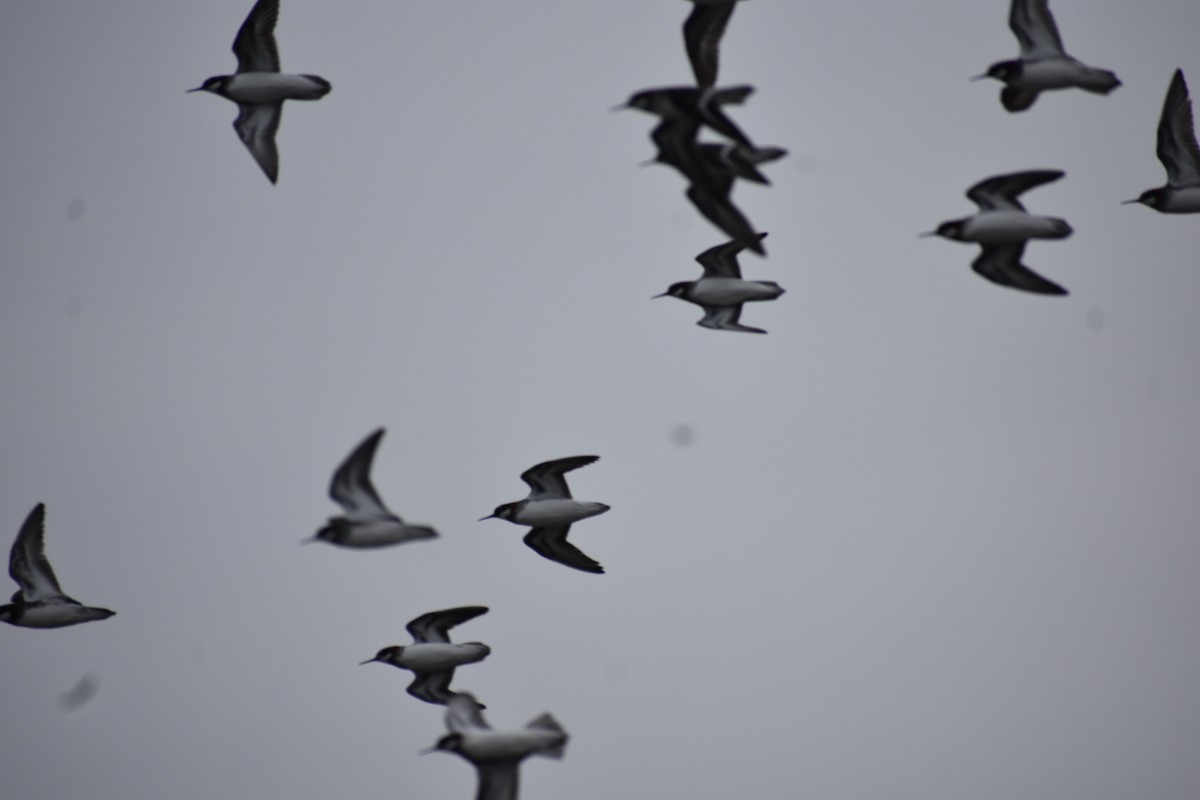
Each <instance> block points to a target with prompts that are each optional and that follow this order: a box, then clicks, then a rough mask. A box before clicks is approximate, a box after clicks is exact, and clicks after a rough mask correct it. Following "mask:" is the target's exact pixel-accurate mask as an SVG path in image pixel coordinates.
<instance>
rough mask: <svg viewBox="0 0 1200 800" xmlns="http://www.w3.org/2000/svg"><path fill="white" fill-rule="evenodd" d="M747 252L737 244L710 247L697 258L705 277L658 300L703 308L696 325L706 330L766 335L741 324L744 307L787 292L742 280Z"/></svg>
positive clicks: (676, 286) (772, 284)
mask: <svg viewBox="0 0 1200 800" xmlns="http://www.w3.org/2000/svg"><path fill="white" fill-rule="evenodd" d="M766 235H767V234H765V233H760V234H758V237H759V238H760V239H762V238H763V237H765V236H766ZM744 249H745V245H743V244H741V243H740V242H736V241H733V242H726V243H725V244H720V245H717V246H716V247H710V248H709V249H707V250H705V251H704V252H703V253H701V254H700V255H698V256H696V261H698V262H700V265H701V266H702V267H704V275H703V276H702V277H701V278H700V279H699V280H695V281H681V282H679V283H673V284H671V287H670V288H669V289H667V291H666V292H664V293H663V294H658V295H655V297H678V298H679V299H680V300H686V301H687V302H689V303H695V304H696V305H698V306H700V307H701V308H703V309H704V317H703V318H702V319H701V320H700V321H699V322H697V323H696V324H697V325H699V326H701V327H703V328H711V329H713V330H719V331H745V332H746V333H766V331H764V330H762V329H761V328H751V327H749V326H746V325H740V324H738V318H739V317H740V316H741V314H742V303H747V302H757V301H763V300H774V299H775V298H777V297H779V296H780V295H781V294H783V292H784V290H783V287H781V286H780V285H779V284H778V283H775V282H774V281H746V280H742V271H741V269H740V268H739V267H738V261H737V257H738V253H740V252H742V250H744Z"/></svg>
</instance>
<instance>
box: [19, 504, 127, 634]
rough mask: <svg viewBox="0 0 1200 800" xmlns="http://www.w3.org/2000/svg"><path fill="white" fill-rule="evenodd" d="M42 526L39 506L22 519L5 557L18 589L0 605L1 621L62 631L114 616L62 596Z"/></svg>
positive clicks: (43, 512) (42, 508) (43, 514)
mask: <svg viewBox="0 0 1200 800" xmlns="http://www.w3.org/2000/svg"><path fill="white" fill-rule="evenodd" d="M45 526H46V506H45V504H43V503H38V504H37V505H36V506H34V507H33V511H30V512H29V516H28V517H26V518H25V524H23V525H22V526H21V530H20V532H19V533H18V534H17V539H16V541H14V542H13V546H12V552H11V553H10V554H9V556H8V574H9V575H11V576H12V579H13V580H14V581H16V582H17V586H19V587H21V588H20V589H18V590H17V592H16V593H15V594H14V595H13V596H12V603H10V604H8V605H4V606H0V622H7V623H8V624H9V625H16V626H18V627H21V628H65V627H66V626H68V625H78V624H79V623H81V622H93V621H95V620H98V619H108V618H109V617H111V616H112V615H113V614H116V613H117V612H115V611H109V610H108V609H107V608H89V607H88V606H85V605H83V604H82V603H80V602H79V601H78V600H74V599H72V598H70V597H67V596H66V595H65V594H63V590H62V588H61V587H60V586H59V585H58V578H56V577H54V570H53V569H51V568H50V561H49V560H48V559H47V558H46V552H45V548H46V534H45Z"/></svg>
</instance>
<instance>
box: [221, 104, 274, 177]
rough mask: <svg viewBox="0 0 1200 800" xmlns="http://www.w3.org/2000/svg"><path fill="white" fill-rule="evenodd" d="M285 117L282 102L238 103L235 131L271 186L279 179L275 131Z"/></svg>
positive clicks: (234, 123) (234, 124) (234, 122)
mask: <svg viewBox="0 0 1200 800" xmlns="http://www.w3.org/2000/svg"><path fill="white" fill-rule="evenodd" d="M282 115H283V103H238V116H237V119H235V120H234V121H233V129H234V130H235V131H237V135H238V138H239V139H241V140H242V144H244V145H246V149H247V150H249V151H250V155H252V156H254V160H255V161H257V162H258V165H259V166H260V167H262V171H263V172H265V173H266V174H267V177H268V178H269V179H270V180H271V183H275V182H276V181H277V180H278V179H279V151H278V150H277V149H275V131H277V130H278V129H279V118H280V117H281V116H282Z"/></svg>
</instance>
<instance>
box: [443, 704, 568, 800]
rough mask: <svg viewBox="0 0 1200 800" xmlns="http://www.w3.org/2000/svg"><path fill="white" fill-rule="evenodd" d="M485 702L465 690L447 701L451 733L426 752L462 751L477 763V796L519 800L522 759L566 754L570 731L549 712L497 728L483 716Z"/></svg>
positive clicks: (480, 799) (486, 799)
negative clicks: (509, 727)
mask: <svg viewBox="0 0 1200 800" xmlns="http://www.w3.org/2000/svg"><path fill="white" fill-rule="evenodd" d="M481 708H483V706H481V705H479V704H478V703H476V702H475V698H474V697H472V696H471V695H470V694H468V693H467V692H462V693H460V694H457V695H455V696H454V697H452V698H450V700H449V701H448V702H447V703H446V727H447V728H448V729H449V730H450V733H448V734H446V735H445V736H443V737H442V738H440V739H438V740H437V743H436V744H435V745H434V746H433V747H431V748H430V749H429V750H426V751H424V752H426V753H432V752H435V751H437V750H444V751H448V752H451V753H458V754H459V755H460V756H462V757H463V758H465V759H466V760H467V761H470V762H471V763H472V764H474V765H475V771H476V773H477V774H478V775H479V788H478V789H477V790H476V792H475V800H516V797H517V783H518V781H517V777H518V769H519V767H520V764H521V762H522V761H523V760H524V759H525V758H527V757H528V756H531V755H540V756H546V757H547V758H562V757H563V753H564V751H565V749H566V746H567V738H568V736H567V732H566V731H565V730H563V728H562V726H561V725H559V724H558V722H557V721H556V720H555V719H554V717H552V716H551V715H549V714H542V715H541V716H539V717H538V718H537V719H534V720H531V721H530V722H529V724H528V725H526V726H525V727H524V729H522V730H516V731H496V730H492V728H491V726H490V725H488V724H487V722H486V721H485V720H484V718H483V714H481V713H480V709H481Z"/></svg>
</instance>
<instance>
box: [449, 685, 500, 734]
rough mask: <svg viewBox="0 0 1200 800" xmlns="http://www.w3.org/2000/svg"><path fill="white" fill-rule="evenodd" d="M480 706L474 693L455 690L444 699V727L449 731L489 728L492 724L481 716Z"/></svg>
mask: <svg viewBox="0 0 1200 800" xmlns="http://www.w3.org/2000/svg"><path fill="white" fill-rule="evenodd" d="M482 708H483V706H481V705H480V704H479V702H478V701H477V700H476V699H475V695H473V694H471V693H470V692H456V693H455V694H453V695H452V696H451V697H450V698H449V699H448V700H447V701H446V727H447V728H448V729H449V730H450V732H451V733H465V732H466V731H470V730H477V731H486V730H491V727H492V726H491V725H488V724H487V721H486V720H485V719H484V718H483V713H482V711H481V709H482Z"/></svg>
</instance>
